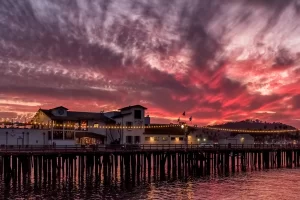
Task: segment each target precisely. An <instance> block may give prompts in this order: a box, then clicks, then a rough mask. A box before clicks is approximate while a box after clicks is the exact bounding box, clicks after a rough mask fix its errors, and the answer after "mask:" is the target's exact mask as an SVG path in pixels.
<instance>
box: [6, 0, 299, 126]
mask: <svg viewBox="0 0 300 200" xmlns="http://www.w3.org/2000/svg"><path fill="white" fill-rule="evenodd" d="M299 17H300V1H299V0H298V1H296V0H284V1H283V0H226V1H224V0H198V1H197V0H193V1H189V0H168V1H161V0H148V1H146V0H99V1H96V0H89V1H85V0H49V1H37V0H22V1H15V0H5V1H0V75H1V77H0V118H1V117H3V118H16V119H19V120H20V121H21V120H24V118H28V117H30V116H32V115H33V114H34V112H36V111H37V110H38V109H39V108H45V109H48V108H53V107H57V106H65V107H67V108H69V109H70V110H78V111H91V112H92V111H93V112H100V111H102V110H104V111H110V110H115V109H118V108H121V107H125V106H128V105H135V104H141V105H143V106H145V107H147V108H148V110H147V112H146V114H149V115H150V117H151V120H152V122H156V123H157V122H161V123H169V122H176V121H177V119H178V117H181V119H182V120H187V119H188V117H190V116H192V117H193V120H192V122H191V123H192V124H197V125H208V124H216V123H224V122H229V121H239V120H244V119H260V120H262V121H268V122H274V121H276V122H283V123H287V124H290V125H293V126H295V127H297V128H300V64H299V63H300V37H299V35H300V20H299ZM183 111H185V112H186V117H183V116H181V114H182V113H183Z"/></svg>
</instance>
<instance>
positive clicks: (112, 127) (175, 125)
mask: <svg viewBox="0 0 300 200" xmlns="http://www.w3.org/2000/svg"><path fill="white" fill-rule="evenodd" d="M7 122H9V119H7V120H6V119H5V118H2V122H0V124H1V123H7ZM22 124H23V125H25V126H30V125H39V126H40V125H42V126H49V128H52V126H53V128H55V127H63V128H74V129H75V128H78V129H82V128H84V129H85V128H92V129H151V128H172V127H180V126H181V124H167V125H148V126H116V125H104V126H97V127H94V126H87V125H83V126H81V125H73V124H55V123H53V125H52V123H40V122H36V121H35V122H26V123H22ZM184 126H188V125H187V124H184ZM194 127H195V128H198V129H204V130H205V129H207V130H214V131H225V132H243V133H289V132H298V131H300V129H290V130H248V129H228V128H216V127H209V126H203V127H197V126H194Z"/></svg>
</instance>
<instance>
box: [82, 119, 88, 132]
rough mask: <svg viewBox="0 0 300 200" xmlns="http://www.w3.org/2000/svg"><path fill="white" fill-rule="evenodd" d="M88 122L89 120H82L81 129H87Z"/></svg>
mask: <svg viewBox="0 0 300 200" xmlns="http://www.w3.org/2000/svg"><path fill="white" fill-rule="evenodd" d="M87 126H88V122H87V121H81V128H80V129H81V130H83V131H87Z"/></svg>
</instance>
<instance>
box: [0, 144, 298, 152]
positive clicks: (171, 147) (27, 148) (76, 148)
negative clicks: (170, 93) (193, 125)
mask: <svg viewBox="0 0 300 200" xmlns="http://www.w3.org/2000/svg"><path fill="white" fill-rule="evenodd" d="M263 149H269V150H277V149H281V150H285V149H300V144H285V145H277V144H268V145H266V144H254V145H253V144H251V145H247V144H245V145H225V144H214V145H208V144H206V145H201V144H200V145H199V144H189V145H185V144H141V145H132V144H126V145H90V146H85V145H72V146H70V145H55V146H53V145H23V146H22V145H1V146H0V153H1V152H8V153H14V152H32V153H33V152H62V153H63V152H114V151H118V152H122V151H124V152H126V151H149V150H151V151H155V150H157V151H177V150H187V151H193V150H195V151H201V150H206V151H209V150H211V151H218V150H263Z"/></svg>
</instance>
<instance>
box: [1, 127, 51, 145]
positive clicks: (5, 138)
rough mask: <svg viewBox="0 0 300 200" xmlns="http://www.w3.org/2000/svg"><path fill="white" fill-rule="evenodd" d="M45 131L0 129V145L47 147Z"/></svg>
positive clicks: (47, 140)
mask: <svg viewBox="0 0 300 200" xmlns="http://www.w3.org/2000/svg"><path fill="white" fill-rule="evenodd" d="M47 144H49V139H48V135H47V130H41V129H23V128H7V129H3V128H2V129H0V145H1V146H2V145H21V146H24V145H47Z"/></svg>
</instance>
